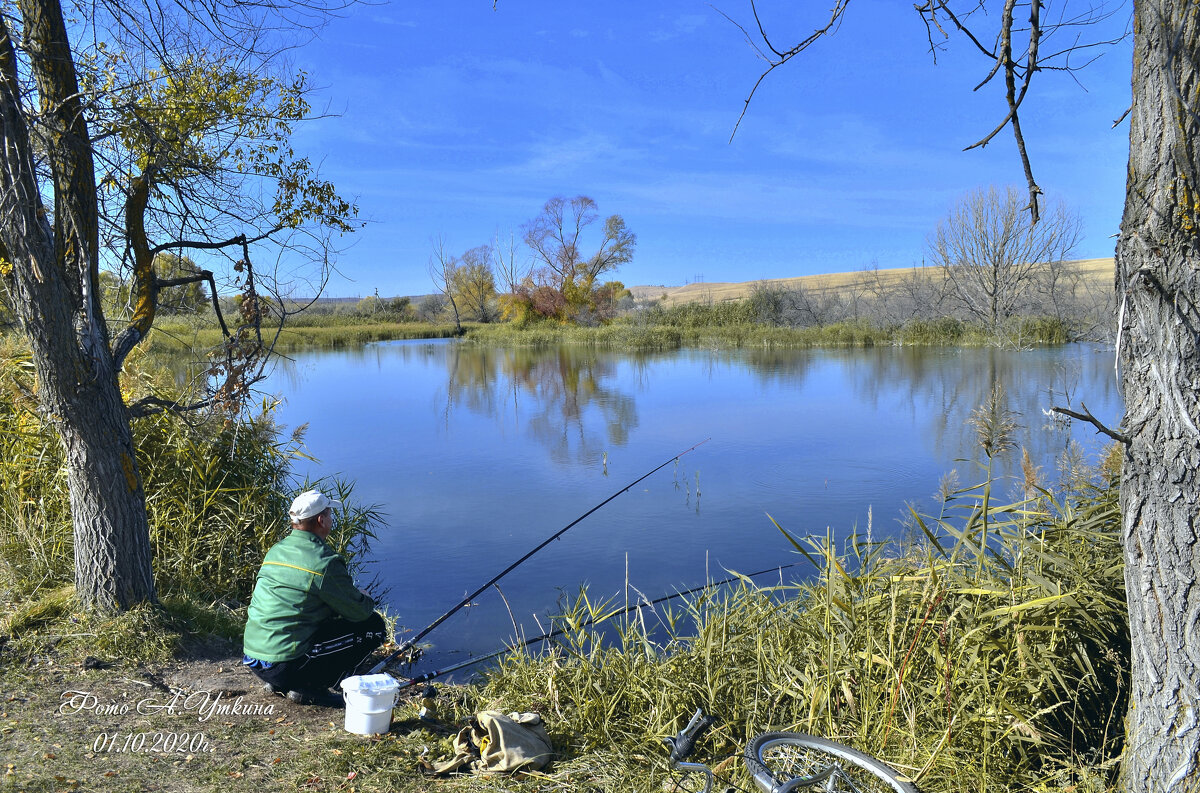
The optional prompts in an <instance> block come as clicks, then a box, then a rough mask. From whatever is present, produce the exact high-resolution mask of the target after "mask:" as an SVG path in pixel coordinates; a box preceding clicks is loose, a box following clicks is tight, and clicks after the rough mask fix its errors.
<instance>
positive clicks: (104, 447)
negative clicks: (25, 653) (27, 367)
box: [59, 383, 194, 609]
mask: <svg viewBox="0 0 1200 793" xmlns="http://www.w3.org/2000/svg"><path fill="white" fill-rule="evenodd" d="M71 401H72V403H73V404H71V405H70V406H69V410H70V411H71V418H70V420H67V421H63V422H61V423H60V424H59V435H60V437H61V438H62V442H63V446H64V447H65V448H66V459H67V484H68V487H69V489H70V494H71V520H72V523H73V524H74V526H75V594H76V597H78V598H79V599H80V600H81V601H82V602H84V603H89V604H93V605H95V606H98V607H100V608H103V609H118V608H119V609H125V608H129V607H130V606H132V605H134V604H136V603H140V602H143V601H147V600H153V599H154V580H153V577H152V575H151V572H150V571H151V558H150V556H151V554H150V536H149V525H148V522H147V518H146V500H145V495H144V493H143V492H142V484H141V479H140V477H139V475H138V470H137V462H136V458H135V457H134V447H133V435H132V432H131V431H130V426H129V419H128V416H127V412H126V409H125V405H124V404H123V403H122V401H121V394H120V391H119V390H118V389H116V388H115V387H107V386H106V385H103V384H100V383H97V384H96V385H95V386H94V387H92V388H86V389H80V393H78V394H77V395H76V396H75V398H74V399H72V400H71ZM180 528H181V530H184V531H192V530H194V527H180Z"/></svg>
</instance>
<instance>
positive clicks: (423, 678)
mask: <svg viewBox="0 0 1200 793" xmlns="http://www.w3.org/2000/svg"><path fill="white" fill-rule="evenodd" d="M693 448H694V447H693ZM800 564H803V562H793V563H792V564H784V565H776V566H775V567H768V568H767V569H765V570H759V571H758V572H757V573H745V574H741V573H738V574H734V575H732V576H730V577H729V578H726V579H723V580H721V581H715V582H712V583H708V584H704V585H702V586H698V587H692V588H691V589H685V590H684V591H682V592H676V593H674V594H671V595H664V596H662V597H660V598H656V599H655V600H650V601H645V602H642V603H635V604H633V605H632V606H626V607H625V608H623V609H620V610H618V611H614V612H612V613H611V614H605V615H602V616H598V617H592V618H591V619H589V620H586V621H584V622H582V623H580V625H579V627H580V628H587V627H589V626H591V625H594V624H596V623H597V622H605V621H607V620H610V619H612V618H613V617H619V616H621V615H622V614H628V613H629V612H631V611H638V610H640V609H644V608H649V607H651V606H657V605H658V604H659V603H665V602H667V601H668V600H674V599H675V598H681V597H684V596H685V595H691V594H693V593H695V592H701V591H703V590H707V589H715V588H716V587H719V586H724V585H725V584H730V583H733V582H734V581H742V580H746V579H750V578H757V577H758V576H760V575H766V574H767V573H775V572H782V571H784V570H787V569H788V568H789V567H796V566H797V565H800ZM566 632H567V629H566V628H558V629H556V630H552V631H549V632H548V633H543V634H542V635H541V636H535V637H533V638H532V639H526V640H524V641H522V642H518V643H517V644H511V645H509V646H508V647H505V648H503V649H501V650H497V651H496V652H494V653H488V654H487V655H481V656H479V657H477V658H470V659H468V660H466V661H460V662H458V663H456V664H454V665H452V666H447V667H444V668H442V669H438V670H435V671H433V672H426V673H424V674H421V675H417V676H416V677H413V678H408V679H407V680H403V681H401V683H400V688H401V689H405V688H410V687H412V686H416V685H420V684H421V683H427V682H429V681H430V680H433V679H434V678H438V677H441V676H442V675H448V674H450V673H451V672H457V671H458V670H459V669H465V668H466V667H468V666H473V665H475V664H481V663H483V662H484V661H490V660H492V659H493V658H499V657H500V656H502V655H504V654H505V653H511V652H513V651H514V650H519V649H521V648H522V647H528V646H530V645H531V644H537V643H538V642H544V641H547V640H548V639H553V638H554V637H556V636H561V635H562V634H564V633H566ZM381 667H382V664H380V665H379V666H377V667H376V669H379V668H381ZM372 671H375V670H372Z"/></svg>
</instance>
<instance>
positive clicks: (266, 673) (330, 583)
mask: <svg viewBox="0 0 1200 793" xmlns="http://www.w3.org/2000/svg"><path fill="white" fill-rule="evenodd" d="M334 506H336V507H337V508H339V509H341V506H342V505H341V502H338V501H331V500H330V499H329V498H327V497H326V496H325V495H324V494H323V493H320V492H318V491H316V490H309V491H306V492H304V493H301V494H300V495H299V496H297V497H296V500H295V501H293V502H292V507H291V509H290V510H289V511H288V515H289V516H290V517H291V520H292V530H291V531H290V532H289V533H288V535H287V536H286V537H284V538H283V539H281V540H280V541H279V542H277V543H276V544H275V545H274V546H273V547H272V548H271V550H269V551H267V555H266V558H265V559H264V560H263V563H262V567H261V568H260V569H259V571H258V581H257V582H255V584H254V595H253V597H252V598H251V600H250V609H249V613H248V615H247V619H246V632H245V635H244V637H243V639H242V648H243V652H245V658H243V659H242V663H243V664H245V665H246V666H248V667H250V671H252V672H254V674H255V675H257V676H258V677H259V679H261V680H262V681H263V682H264V683H265V684H266V687H268V688H269V689H270V690H271V691H276V692H285V691H286V692H287V697H288V699H290V700H292V701H293V702H299V703H301V704H305V705H322V706H324V707H341V706H342V704H343V700H342V697H341V696H339V695H337V694H334V693H332V692H331V691H330V690H329V689H330V688H331V687H332V686H335V685H337V684H338V683H339V682H341V680H342V678H345V677H349V676H350V675H352V674H354V670H355V667H357V666H358V665H359V664H361V663H362V662H363V661H364V660H366V658H367V657H368V656H369V655H370V654H371V653H372V652H373V651H374V650H375V648H377V647H379V646H380V645H381V644H383V642H384V637H385V631H386V625H385V624H384V621H383V617H382V616H381V615H379V614H378V613H377V612H376V611H375V601H374V600H373V599H372V598H371V597H370V596H369V595H367V594H366V593H364V592H362V591H361V590H359V589H357V588H356V587H355V586H354V581H353V580H352V579H351V578H350V573H349V571H348V570H347V569H346V562H345V560H343V559H342V557H341V556H339V555H338V554H337V552H336V551H334V550H333V548H331V547H330V546H329V544H328V543H327V542H326V541H325V540H326V538H327V537H328V536H329V532H330V531H332V530H333V507H334Z"/></svg>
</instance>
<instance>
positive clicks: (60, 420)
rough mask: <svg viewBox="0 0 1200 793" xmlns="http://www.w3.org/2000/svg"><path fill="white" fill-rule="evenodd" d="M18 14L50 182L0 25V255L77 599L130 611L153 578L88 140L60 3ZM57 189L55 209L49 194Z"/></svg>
mask: <svg viewBox="0 0 1200 793" xmlns="http://www.w3.org/2000/svg"><path fill="white" fill-rule="evenodd" d="M18 8H19V9H20V14H21V22H22V24H23V28H24V30H23V33H24V37H23V42H24V44H25V48H26V52H27V54H28V56H29V67H28V68H29V73H30V74H31V76H32V77H33V78H34V80H36V82H37V89H38V90H37V96H38V98H39V99H40V103H41V107H40V108H39V110H38V118H39V127H38V128H37V132H38V135H39V137H38V141H39V143H40V144H41V146H42V147H43V148H44V151H45V159H46V162H47V163H48V165H49V169H50V180H49V182H50V184H48V185H46V186H45V187H43V185H41V184H40V183H39V174H38V172H37V170H36V169H35V166H34V162H35V154H34V145H33V141H32V130H31V128H30V126H29V121H28V120H29V119H30V118H31V117H34V114H33V111H32V109H30V108H27V107H25V106H24V104H23V103H24V102H25V101H26V92H25V91H24V90H23V86H22V83H21V73H20V69H19V67H18V65H17V57H16V50H15V48H14V46H13V42H12V38H11V36H10V31H9V29H8V27H7V25H8V22H7V21H6V19H3V18H0V144H2V148H0V165H3V167H0V247H2V248H3V251H2V253H3V255H4V256H5V257H6V258H7V259H8V260H9V261H10V262H11V263H12V266H13V281H14V284H15V291H16V296H17V300H16V309H17V313H18V316H19V317H20V319H21V325H22V328H23V330H24V331H25V334H26V336H27V337H28V338H29V340H30V347H31V351H32V356H33V362H34V366H35V368H36V371H37V395H38V401H39V406H40V408H41V411H42V414H43V416H45V417H46V418H47V419H48V420H49V421H50V422H51V423H52V424H53V425H54V426H55V428H56V429H57V430H58V433H59V437H60V438H61V440H62V443H63V447H64V449H65V450H66V462H67V484H68V489H69V492H70V501H71V517H72V522H73V525H74V532H75V549H74V550H75V585H76V596H77V597H78V598H79V599H80V600H81V601H82V602H83V603H84V604H86V605H89V606H98V607H100V608H106V609H112V608H127V607H129V606H132V605H134V604H136V603H139V602H142V601H146V600H153V599H154V582H153V576H152V575H151V560H150V556H151V555H150V533H149V526H148V522H147V518H146V503H145V495H144V493H143V491H142V486H141V480H140V477H139V475H138V470H137V462H136V458H135V456H134V447H133V434H132V430H131V428H130V424H129V415H128V411H127V410H126V408H125V404H124V402H123V400H122V397H121V391H120V387H119V384H118V379H117V378H118V372H117V368H116V366H115V365H114V361H113V358H112V354H111V351H110V349H109V344H108V333H107V329H106V327H105V322H104V317H103V314H102V313H101V310H100V302H99V296H98V294H97V290H96V285H97V284H98V280H99V277H98V271H99V268H98V264H99V240H98V220H97V207H96V177H95V168H94V165H93V162H92V154H91V141H90V138H89V135H88V129H87V124H86V121H85V116H84V113H83V108H82V106H81V104H80V99H79V97H80V94H79V88H78V80H77V78H76V74H75V68H74V63H73V60H72V55H71V50H70V45H69V40H68V37H67V32H66V27H65V25H64V23H63V17H62V10H61V8H60V6H59V4H58V2H57V0H18ZM50 189H52V191H53V207H52V211H48V210H47V208H46V207H45V206H44V205H43V198H42V196H43V195H44V193H45V192H47V191H48V190H50ZM51 218H52V224H53V225H51V220H50V219H51Z"/></svg>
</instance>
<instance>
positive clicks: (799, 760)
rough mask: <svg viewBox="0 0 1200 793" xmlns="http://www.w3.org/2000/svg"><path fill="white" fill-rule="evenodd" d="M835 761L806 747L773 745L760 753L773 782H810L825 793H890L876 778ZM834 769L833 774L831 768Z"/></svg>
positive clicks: (818, 751)
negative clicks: (794, 778)
mask: <svg viewBox="0 0 1200 793" xmlns="http://www.w3.org/2000/svg"><path fill="white" fill-rule="evenodd" d="M836 760H837V758H835V757H832V756H830V755H829V753H827V752H822V751H820V750H817V749H813V748H812V747H808V746H797V745H794V744H786V743H781V744H776V745H774V746H771V747H768V748H766V749H765V750H764V751H763V762H764V763H766V764H767V766H768V767H769V768H770V769H771V771H772V773H773V775H774V776H775V778H776V781H778V782H779V783H781V784H782V783H783V782H786V781H787V780H789V779H792V778H793V777H801V778H805V779H807V778H812V779H813V782H814V784H813V789H814V790H823V791H828V793H876V791H891V790H892V787H891V786H890V785H887V784H885V783H883V782H882V781H880V780H879V779H878V778H877V777H876V776H875V775H873V774H870V773H868V772H866V771H864V770H863V769H861V768H858V767H857V766H850V767H844V766H843V764H841V763H837V762H836ZM831 765H835V766H836V769H835V770H834V771H833V773H829V771H830V766H831Z"/></svg>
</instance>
